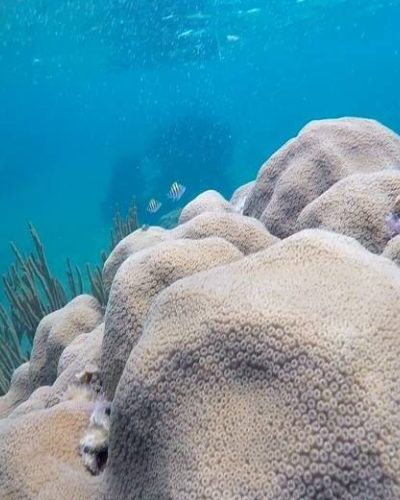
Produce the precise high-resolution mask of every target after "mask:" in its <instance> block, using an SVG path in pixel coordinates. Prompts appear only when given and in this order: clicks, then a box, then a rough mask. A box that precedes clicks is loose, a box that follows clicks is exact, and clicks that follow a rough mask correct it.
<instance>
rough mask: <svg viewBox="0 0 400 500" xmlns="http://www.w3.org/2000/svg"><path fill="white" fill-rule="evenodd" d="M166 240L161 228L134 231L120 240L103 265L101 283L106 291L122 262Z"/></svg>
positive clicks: (165, 231)
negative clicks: (102, 282)
mask: <svg viewBox="0 0 400 500" xmlns="http://www.w3.org/2000/svg"><path fill="white" fill-rule="evenodd" d="M167 238H168V231H167V230H165V229H163V228H162V227H149V228H147V227H145V228H141V229H138V230H137V231H134V232H133V233H132V234H130V235H128V236H127V237H126V238H124V239H123V240H121V241H120V242H119V243H118V244H117V246H116V247H115V248H114V250H113V251H112V252H111V254H110V256H109V257H108V259H107V260H106V262H105V264H104V268H103V281H104V286H105V288H106V290H107V291H109V290H110V288H111V283H112V280H113V279H114V276H115V273H116V272H117V270H118V268H119V266H120V265H121V264H122V263H123V262H124V260H126V259H127V258H128V257H129V256H130V255H132V254H133V253H135V252H138V251H139V250H143V249H144V248H148V247H151V246H153V245H156V244H157V243H160V242H161V241H165V239H167Z"/></svg>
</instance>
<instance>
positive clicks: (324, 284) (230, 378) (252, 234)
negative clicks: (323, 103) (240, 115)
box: [0, 118, 400, 500]
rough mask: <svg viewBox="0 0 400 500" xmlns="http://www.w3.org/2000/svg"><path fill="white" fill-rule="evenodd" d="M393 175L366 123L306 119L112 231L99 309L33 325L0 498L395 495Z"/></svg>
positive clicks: (398, 348) (89, 301)
mask: <svg viewBox="0 0 400 500" xmlns="http://www.w3.org/2000/svg"><path fill="white" fill-rule="evenodd" d="M396 167H397V168H396ZM399 168H400V139H399V137H397V136H396V135H395V134H394V133H392V132H391V131H390V130H388V129H386V128H384V127H383V126H381V125H379V124H378V123H377V122H374V121H372V120H361V119H354V118H346V119H340V120H324V121H320V122H313V123H311V124H310V125H308V126H307V127H305V128H304V129H303V130H302V131H301V133H300V134H299V136H298V137H296V138H295V139H292V140H291V141H289V143H287V144H286V145H285V146H284V147H283V148H282V149H281V150H279V151H278V152H277V153H276V154H275V155H274V156H273V157H271V159H270V160H269V161H268V162H267V163H266V164H265V165H264V166H263V167H262V169H261V171H260V173H259V175H258V177H257V180H256V181H255V183H249V184H247V185H245V186H242V187H241V188H239V189H238V190H236V191H235V193H234V195H233V196H232V199H231V201H230V202H228V201H227V200H225V199H224V198H223V197H222V196H221V195H220V194H219V193H217V192H216V191H207V192H205V193H203V194H202V195H199V196H198V197H197V198H196V199H195V200H193V201H192V202H190V203H189V204H188V205H187V206H186V207H184V208H183V210H182V214H181V219H180V223H179V224H178V225H177V226H176V227H174V228H173V229H169V230H166V229H163V228H160V227H143V228H141V229H138V230H136V231H134V232H133V233H131V234H129V235H128V236H126V237H124V239H122V240H121V241H120V242H119V243H118V244H117V245H116V246H115V248H114V250H113V251H112V252H111V254H110V256H109V257H108V259H107V261H106V262H105V265H104V268H103V279H104V283H105V290H104V294H103V295H102V297H104V300H105V301H106V300H107V297H108V303H107V305H106V309H105V315H104V317H103V314H102V312H103V309H102V307H101V306H100V304H99V302H98V301H97V300H96V299H95V298H93V297H90V296H88V295H80V296H78V297H76V298H75V299H74V300H73V301H71V302H70V303H69V304H67V305H66V306H65V307H63V308H62V309H59V310H58V311H55V312H53V313H51V314H49V315H48V316H46V317H45V318H43V319H42V321H41V322H40V324H39V326H38V328H37V331H36V335H35V339H34V344H33V351H32V355H31V359H30V362H29V363H25V364H24V365H22V366H21V367H20V368H18V369H17V370H16V371H15V373H14V376H13V379H12V383H11V386H10V390H9V392H8V393H7V394H6V395H5V396H4V397H2V398H0V498H1V499H3V498H5V499H7V500H20V499H48V500H54V499H57V500H64V499H65V500H67V499H68V500H81V499H82V500H92V499H93V500H94V499H96V500H101V499H103V500H129V499H132V500H136V499H142V498H143V499H146V500H152V499H154V500H169V499H172V500H181V499H182V500H183V499H185V500H186V499H191V498H192V499H196V500H197V499H207V500H208V499H218V500H220V499H221V500H232V499H238V500H244V499H248V500H254V499H263V500H264V499H266V500H268V499H270V500H283V499H288V500H292V499H293V500H294V499H330V498H331V499H343V500H355V499H361V498H365V499H374V500H375V499H378V500H397V499H399V498H400V383H399V382H400V380H399V374H400V336H399V325H400V268H399V263H400V236H399V232H400V171H399ZM243 207H244V209H243ZM242 209H243V210H244V214H246V215H243V214H242V213H241V212H242ZM258 219H260V220H258ZM124 234H126V233H124ZM281 238H282V239H281Z"/></svg>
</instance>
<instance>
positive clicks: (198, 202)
mask: <svg viewBox="0 0 400 500" xmlns="http://www.w3.org/2000/svg"><path fill="white" fill-rule="evenodd" d="M203 212H220V213H221V212H228V213H230V212H234V208H233V206H232V205H231V204H230V203H229V201H226V200H225V198H224V197H223V196H222V195H221V194H220V193H218V191H213V190H210V191H205V192H204V193H201V194H199V196H197V198H195V199H194V200H193V201H191V202H190V203H188V204H187V205H186V206H185V208H184V209H183V210H182V212H181V215H180V217H179V224H184V223H185V222H188V221H189V220H190V219H193V217H196V215H200V214H202V213H203Z"/></svg>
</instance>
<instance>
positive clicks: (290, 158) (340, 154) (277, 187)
mask: <svg viewBox="0 0 400 500" xmlns="http://www.w3.org/2000/svg"><path fill="white" fill-rule="evenodd" d="M395 166H400V138H399V137H398V136H397V135H396V134H394V133H393V132H392V131H391V130H389V129H387V128H385V127H383V126H382V125H380V124H379V123H378V122H375V121H373V120H366V119H360V118H342V119H336V120H321V121H314V122H311V123H310V124H308V125H307V126H306V127H305V128H303V129H302V130H301V131H300V133H299V135H298V136H297V137H296V138H294V139H292V140H290V141H289V142H288V143H287V144H285V145H284V146H283V147H282V148H281V149H279V150H278V151H277V152H276V153H275V154H274V155H272V156H271V158H270V159H269V160H268V161H267V162H266V163H265V164H264V166H263V167H262V168H261V170H260V172H259V174H258V176H257V180H256V184H255V186H254V188H253V189H252V191H251V193H250V194H249V196H248V197H247V200H246V203H245V207H244V212H243V213H244V214H245V215H251V216H253V217H256V218H258V219H260V220H261V221H262V222H263V223H264V224H265V225H266V227H267V229H268V230H269V231H271V232H272V234H274V235H276V236H279V237H281V238H284V237H287V236H289V235H290V234H292V233H293V232H294V231H295V227H296V221H297V217H298V215H299V214H300V212H301V211H302V210H303V209H304V207H305V206H306V205H308V204H309V203H310V202H312V201H313V200H314V199H316V198H318V196H320V195H321V194H322V193H324V192H325V191H326V190H327V189H329V188H330V187H331V186H332V185H333V184H335V183H336V182H337V181H339V180H340V179H343V178H344V177H347V176H348V175H352V174H357V173H360V174H361V173H372V172H378V171H380V170H382V169H384V168H388V167H395Z"/></svg>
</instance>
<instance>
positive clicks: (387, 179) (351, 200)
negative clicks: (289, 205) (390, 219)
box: [296, 170, 400, 253]
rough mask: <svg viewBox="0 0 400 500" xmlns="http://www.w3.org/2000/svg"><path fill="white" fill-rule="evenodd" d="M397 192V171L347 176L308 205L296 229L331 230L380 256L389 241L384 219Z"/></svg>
mask: <svg viewBox="0 0 400 500" xmlns="http://www.w3.org/2000/svg"><path fill="white" fill-rule="evenodd" d="M399 193H400V171H397V170H391V171H383V172H378V173H374V174H356V175H351V176H349V177H346V178H345V179H342V180H341V181H339V182H337V183H336V184H334V185H333V186H332V187H331V188H330V189H328V190H327V191H325V193H323V194H322V195H321V196H320V197H319V198H317V199H316V200H314V201H313V202H311V203H310V204H308V205H307V206H306V208H305V209H304V210H303V211H302V212H301V213H300V215H299V218H298V222H297V227H296V229H298V230H301V229H306V228H320V229H327V230H329V231H335V232H338V233H341V234H345V235H347V236H352V237H353V238H356V239H357V240H358V241H359V242H360V243H362V245H364V246H365V247H366V248H368V250H370V251H371V252H375V253H381V252H382V251H383V249H384V248H385V245H386V243H387V242H388V240H389V238H390V234H389V231H388V227H387V220H386V219H387V216H388V214H389V213H390V211H391V209H392V207H393V205H394V203H395V201H396V198H397V196H398V194H399Z"/></svg>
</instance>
